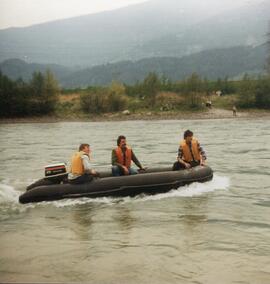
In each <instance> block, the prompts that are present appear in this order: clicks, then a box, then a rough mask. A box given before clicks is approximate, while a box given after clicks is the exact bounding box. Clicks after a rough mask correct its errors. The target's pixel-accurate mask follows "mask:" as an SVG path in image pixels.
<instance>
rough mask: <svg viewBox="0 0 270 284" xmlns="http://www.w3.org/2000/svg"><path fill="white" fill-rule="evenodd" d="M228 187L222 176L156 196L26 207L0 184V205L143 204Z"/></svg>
mask: <svg viewBox="0 0 270 284" xmlns="http://www.w3.org/2000/svg"><path fill="white" fill-rule="evenodd" d="M229 186H230V179H229V178H228V177H224V176H218V175H214V177H213V179H212V180H211V181H209V182H206V183H197V182H196V183H192V184H190V185H186V186H184V187H179V188H178V189H176V190H171V191H169V192H167V193H161V194H157V195H143V194H142V195H139V196H136V197H124V198H111V197H102V198H95V199H91V198H78V199H64V200H59V201H51V202H41V203H35V204H34V203H32V204H31V203H30V204H28V205H21V204H19V201H18V199H19V195H20V194H21V193H22V192H21V191H19V190H16V189H15V188H14V187H13V186H10V185H6V184H1V183H0V205H3V204H5V205H7V204H13V205H14V203H16V204H17V205H18V206H20V207H21V206H24V207H32V208H33V207H37V206H48V204H49V205H53V206H55V207H58V208H60V207H66V206H75V205H80V204H86V203H100V204H107V205H111V206H112V205H114V204H116V203H128V202H145V201H149V200H161V199H166V198H181V197H193V196H200V195H204V194H207V193H210V192H214V191H218V190H228V189H229Z"/></svg>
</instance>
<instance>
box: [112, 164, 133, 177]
mask: <svg viewBox="0 0 270 284" xmlns="http://www.w3.org/2000/svg"><path fill="white" fill-rule="evenodd" d="M128 171H129V174H130V175H136V174H137V173H138V171H137V170H135V169H133V168H131V167H130V168H128ZM112 175H113V176H114V177H117V176H123V175H124V170H123V169H122V168H121V167H118V166H112Z"/></svg>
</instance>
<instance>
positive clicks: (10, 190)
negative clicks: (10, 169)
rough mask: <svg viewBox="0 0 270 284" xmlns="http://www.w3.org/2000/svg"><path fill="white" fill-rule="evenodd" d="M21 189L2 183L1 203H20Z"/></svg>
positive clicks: (0, 185)
mask: <svg viewBox="0 0 270 284" xmlns="http://www.w3.org/2000/svg"><path fill="white" fill-rule="evenodd" d="M20 194H21V192H20V191H18V190H15V189H14V187H12V186H10V185H6V184H2V183H0V204H3V203H18V198H19V195H20Z"/></svg>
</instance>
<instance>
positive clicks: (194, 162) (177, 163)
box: [172, 161, 200, 171]
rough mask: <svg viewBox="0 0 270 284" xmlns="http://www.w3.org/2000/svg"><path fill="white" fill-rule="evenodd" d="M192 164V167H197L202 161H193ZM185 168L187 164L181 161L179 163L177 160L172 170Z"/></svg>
mask: <svg viewBox="0 0 270 284" xmlns="http://www.w3.org/2000/svg"><path fill="white" fill-rule="evenodd" d="M189 164H190V165H191V167H192V168H193V167H196V166H198V165H199V164H200V162H197V161H192V162H190V163H189ZM184 169H185V166H184V165H183V164H181V163H179V162H178V161H176V162H175V163H174V164H173V168H172V170H173V171H179V170H184Z"/></svg>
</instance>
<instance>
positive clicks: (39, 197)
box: [19, 166, 213, 203]
mask: <svg viewBox="0 0 270 284" xmlns="http://www.w3.org/2000/svg"><path fill="white" fill-rule="evenodd" d="M66 175H67V174H62V175H60V178H59V176H58V177H52V178H43V179H41V180H38V181H37V182H35V183H34V184H31V185H29V186H28V187H27V191H26V192H25V193H23V194H22V195H20V197H19V202H20V203H30V202H41V201H52V200H60V199H65V198H81V197H89V198H98V197H125V196H131V197H134V196H136V195H139V194H147V195H152V194H157V193H164V192H168V191H170V190H171V189H177V188H179V187H180V186H184V185H186V184H190V183H192V182H206V181H209V180H211V179H212V178H213V171H212V169H211V168H210V167H209V166H196V167H194V168H191V169H185V170H179V171H172V169H171V168H163V169H158V168H153V169H147V170H145V171H144V172H141V173H138V174H137V175H129V176H119V177H112V176H111V173H110V172H101V173H100V177H99V178H95V179H94V180H93V181H92V182H90V183H85V184H79V185H74V184H69V183H67V182H66V181H65V180H66Z"/></svg>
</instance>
